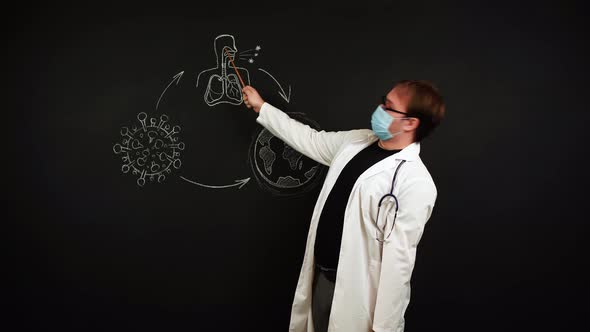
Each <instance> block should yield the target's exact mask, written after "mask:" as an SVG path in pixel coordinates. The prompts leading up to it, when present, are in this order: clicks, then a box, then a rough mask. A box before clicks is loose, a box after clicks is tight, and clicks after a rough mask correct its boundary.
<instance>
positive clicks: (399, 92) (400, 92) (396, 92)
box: [387, 86, 409, 105]
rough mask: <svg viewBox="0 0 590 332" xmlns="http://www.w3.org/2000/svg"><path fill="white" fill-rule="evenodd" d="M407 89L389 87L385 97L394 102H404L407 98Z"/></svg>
mask: <svg viewBox="0 0 590 332" xmlns="http://www.w3.org/2000/svg"><path fill="white" fill-rule="evenodd" d="M408 97H409V95H408V89H405V88H400V87H399V86H397V87H395V88H393V89H391V91H389V93H388V94H387V99H388V100H389V101H391V102H393V103H395V104H398V105H399V104H400V103H405V102H406V101H407V99H408Z"/></svg>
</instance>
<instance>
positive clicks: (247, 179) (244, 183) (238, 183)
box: [180, 176, 250, 189]
mask: <svg viewBox="0 0 590 332" xmlns="http://www.w3.org/2000/svg"><path fill="white" fill-rule="evenodd" d="M180 178H181V179H183V180H184V181H186V182H189V183H192V184H195V185H197V186H201V187H205V188H213V189H223V188H230V187H235V186H240V187H239V188H238V189H242V187H243V186H245V185H246V183H248V181H250V178H246V179H240V180H235V181H234V182H236V183H234V184H228V185H224V186H212V185H207V184H202V183H198V182H195V181H192V180H189V179H187V178H185V177H184V176H181V177H180Z"/></svg>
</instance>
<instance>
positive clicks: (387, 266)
mask: <svg viewBox="0 0 590 332" xmlns="http://www.w3.org/2000/svg"><path fill="white" fill-rule="evenodd" d="M436 196H437V192H436V187H435V185H434V183H433V182H432V181H431V180H428V179H422V178H419V179H413V180H410V181H409V182H408V183H407V184H405V185H403V186H402V187H401V188H400V192H399V194H398V200H399V210H398V214H397V219H396V221H395V225H394V228H393V231H392V232H391V236H390V237H389V239H388V241H387V242H385V243H384V245H383V256H382V260H381V273H380V278H379V285H378V288H377V298H376V305H375V312H374V317H373V331H375V332H400V331H403V329H404V325H405V320H404V313H405V310H406V308H407V306H408V304H409V301H410V278H411V275H412V270H413V269H414V262H415V258H416V249H417V246H418V242H419V241H420V238H421V237H422V233H423V231H424V226H425V225H426V222H427V221H428V219H429V218H430V215H431V214H432V210H433V208H434V204H435V201H436ZM393 216H394V209H391V211H389V212H388V219H389V220H393ZM387 231H389V229H387Z"/></svg>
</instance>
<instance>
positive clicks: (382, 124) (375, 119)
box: [371, 105, 403, 141]
mask: <svg viewBox="0 0 590 332" xmlns="http://www.w3.org/2000/svg"><path fill="white" fill-rule="evenodd" d="M398 120H399V119H398ZM393 121H395V118H394V117H393V116H391V115H389V113H387V112H385V110H384V109H383V107H381V105H379V106H377V109H375V111H374V112H373V115H372V116H371V127H372V129H373V132H374V133H375V135H377V137H379V139H381V140H383V141H386V140H388V139H391V138H393V137H394V136H397V135H399V134H401V133H402V132H403V131H398V132H397V133H393V134H392V133H390V132H389V126H391V123H392V122H393Z"/></svg>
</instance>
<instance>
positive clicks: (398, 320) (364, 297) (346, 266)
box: [242, 80, 445, 332]
mask: <svg viewBox="0 0 590 332" xmlns="http://www.w3.org/2000/svg"><path fill="white" fill-rule="evenodd" d="M242 92H243V94H244V102H245V104H246V106H247V107H248V108H253V109H254V111H255V112H257V113H258V117H257V119H256V121H257V122H258V123H260V124H262V125H263V126H265V127H266V128H267V129H268V130H269V131H270V132H271V133H272V134H274V135H275V136H277V137H278V138H280V139H281V140H283V141H284V142H285V143H287V144H289V145H290V146H291V147H293V148H294V149H295V150H297V151H299V152H300V153H302V154H304V155H306V156H308V157H309V158H311V159H314V160H316V161H317V162H320V163H322V164H324V165H327V166H329V167H330V168H329V170H328V174H327V175H326V179H325V181H324V184H323V187H322V190H321V192H320V194H319V196H318V200H317V203H316V205H315V209H314V212H313V216H312V219H311V224H310V228H309V233H308V237H307V244H306V249H305V256H304V259H303V266H302V268H301V272H300V275H299V281H298V283H297V288H296V291H295V296H294V300H293V307H292V310H291V321H290V326H289V331H291V332H324V331H330V332H364V331H375V332H385V331H388V332H403V331H404V323H405V320H404V314H405V310H406V308H407V306H408V303H409V301H410V277H411V274H412V270H413V268H414V263H415V257H416V248H417V245H418V242H419V241H420V238H421V237H422V233H423V231H424V227H425V224H426V222H427V221H428V219H429V218H430V216H431V213H432V210H433V208H434V204H435V201H436V196H437V190H436V186H435V184H434V181H433V179H432V177H431V175H430V173H429V172H428V170H427V168H426V166H425V165H424V164H423V163H422V160H421V159H420V157H419V152H420V142H421V140H422V139H424V138H425V137H427V136H428V135H429V134H430V133H431V132H432V131H433V130H434V129H435V128H436V127H437V126H438V124H439V123H440V122H441V120H442V119H443V117H444V113H445V106H444V102H443V99H442V97H441V96H440V94H439V92H438V90H437V89H436V88H435V87H434V86H433V85H432V84H430V83H429V82H427V81H413V80H403V81H399V82H398V83H396V84H395V85H394V87H393V88H392V89H391V91H389V93H388V94H387V95H386V96H385V97H384V98H383V100H382V104H381V105H379V106H378V107H377V109H376V110H375V111H374V112H373V114H372V117H371V127H372V130H369V129H355V130H348V131H336V132H325V131H317V130H314V129H313V128H311V127H309V126H308V125H304V124H302V123H300V122H298V121H296V120H294V119H291V118H290V117H289V116H288V115H287V114H285V113H283V112H282V111H280V110H279V109H277V108H275V107H273V106H272V105H270V104H268V103H266V102H265V101H264V100H263V99H262V98H261V96H260V95H259V94H258V92H257V91H256V90H255V89H254V88H253V87H251V86H246V87H244V88H243V90H242ZM394 226H395V227H394Z"/></svg>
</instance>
